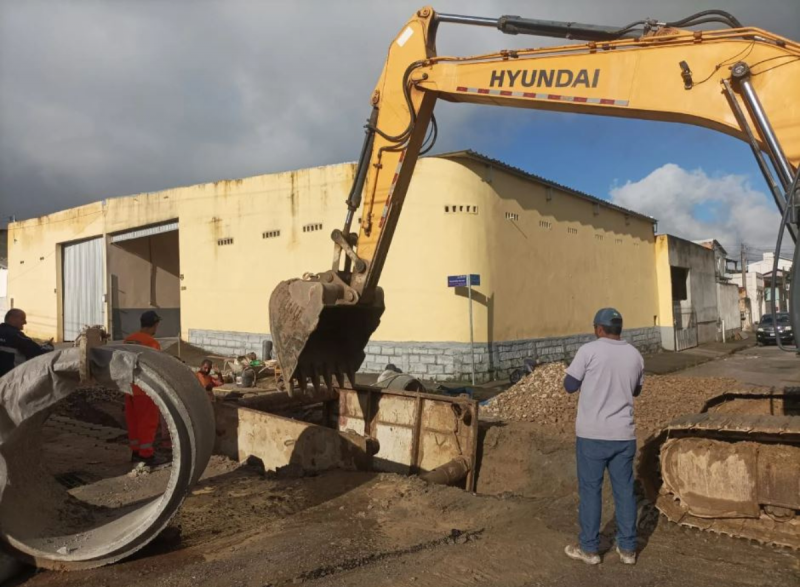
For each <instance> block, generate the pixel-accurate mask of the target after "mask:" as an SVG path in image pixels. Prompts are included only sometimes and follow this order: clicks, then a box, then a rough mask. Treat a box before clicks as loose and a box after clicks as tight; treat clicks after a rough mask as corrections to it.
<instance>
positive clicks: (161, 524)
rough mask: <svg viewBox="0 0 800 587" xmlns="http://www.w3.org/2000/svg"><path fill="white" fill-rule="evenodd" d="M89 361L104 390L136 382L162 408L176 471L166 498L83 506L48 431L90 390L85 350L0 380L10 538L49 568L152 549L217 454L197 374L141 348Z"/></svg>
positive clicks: (1, 466) (0, 529) (5, 532)
mask: <svg viewBox="0 0 800 587" xmlns="http://www.w3.org/2000/svg"><path fill="white" fill-rule="evenodd" d="M89 353H90V355H89V358H90V366H91V375H92V377H93V378H94V380H95V381H96V384H97V386H98V387H101V388H103V389H111V390H119V391H122V392H125V393H130V389H131V384H132V383H135V384H136V385H138V386H139V387H140V388H142V390H144V391H145V393H147V394H148V395H149V396H150V397H151V398H152V399H153V400H154V401H155V402H156V404H157V405H158V407H159V409H160V411H161V414H162V417H163V418H164V421H165V422H166V425H167V428H168V429H169V433H170V436H171V439H172V445H173V448H172V451H173V460H172V467H171V470H170V471H169V473H168V474H169V479H168V481H167V482H166V489H165V490H164V491H163V493H161V494H160V495H158V496H156V497H152V498H149V499H145V500H140V501H139V502H137V503H132V504H128V505H126V507H124V508H107V507H96V506H93V505H91V504H88V503H85V502H83V501H81V500H78V499H76V498H75V497H73V496H72V495H70V494H69V493H68V491H67V489H66V488H65V487H64V486H63V485H61V484H59V483H58V482H57V481H56V479H55V478H54V477H53V475H52V474H51V473H50V472H49V471H48V470H47V469H46V468H45V467H44V465H43V461H44V459H43V456H44V455H43V444H42V440H41V438H42V434H41V431H42V427H43V425H44V422H45V420H46V419H47V418H48V416H49V415H50V412H51V411H52V409H53V407H54V406H55V404H56V403H58V402H59V401H60V400H62V399H64V398H66V397H67V396H69V395H70V394H72V393H73V392H75V391H76V390H78V389H79V388H81V387H82V384H81V383H80V376H79V372H80V365H81V349H79V348H71V349H67V350H62V351H56V352H53V353H49V354H47V355H44V356H42V357H37V358H36V359H33V360H31V361H28V362H27V363H25V364H23V365H22V366H20V367H18V368H16V369H14V370H13V371H12V372H11V373H9V374H7V375H6V376H4V377H3V378H0V539H2V543H3V544H2V546H3V548H4V549H5V550H7V551H9V552H10V553H12V554H13V555H14V556H15V557H16V558H18V559H20V560H22V561H25V562H27V563H29V564H33V565H35V566H37V567H40V568H47V569H58V570H76V569H88V568H93V567H99V566H102V565H105V564H108V563H112V562H115V561H118V560H120V559H122V558H125V557H127V556H129V555H131V554H132V553H134V552H136V551H137V550H139V549H140V548H142V547H143V546H145V545H146V544H147V543H148V542H150V541H151V540H153V539H154V538H155V537H156V536H157V535H158V534H159V533H160V532H161V531H162V530H163V529H164V528H165V527H166V525H167V524H168V522H169V520H170V518H172V516H173V515H174V514H175V513H176V511H177V510H178V507H179V506H180V505H181V503H182V501H183V499H184V497H185V496H186V495H187V494H188V492H189V490H190V488H191V487H192V485H193V484H194V483H195V482H196V481H197V480H198V479H199V477H200V476H201V475H202V473H203V471H204V469H205V467H206V465H207V463H208V460H209V458H210V456H211V451H212V448H213V443H214V416H213V412H212V409H211V406H210V405H209V403H208V398H207V397H206V394H205V392H204V391H203V390H202V388H201V387H200V385H199V384H198V382H197V380H196V379H195V377H194V375H193V373H192V372H191V370H190V369H189V368H188V367H186V366H185V365H183V364H182V363H181V362H180V361H178V360H176V359H175V358H173V357H171V356H168V355H165V354H161V353H159V352H157V351H152V350H150V349H147V348H145V347H138V346H136V347H131V346H130V345H125V346H113V345H109V346H100V347H96V348H93V349H91V350H90V351H89Z"/></svg>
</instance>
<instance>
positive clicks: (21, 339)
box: [0, 308, 53, 377]
mask: <svg viewBox="0 0 800 587" xmlns="http://www.w3.org/2000/svg"><path fill="white" fill-rule="evenodd" d="M26 318H27V316H25V312H23V311H22V310H20V309H19V308H12V309H10V310H9V311H8V312H6V316H5V319H4V322H3V323H2V324H0V377H2V376H3V375H5V374H6V373H8V372H9V371H11V370H12V369H13V368H14V367H17V366H19V365H21V364H22V363H24V362H25V361H27V360H28V359H32V358H33V357H38V356H39V355H43V354H45V353H48V352H50V351H52V350H53V345H52V343H53V340H52V339H50V341H49V342H47V343H46V344H42V345H40V344H38V343H36V342H34V341H33V340H31V339H30V338H28V337H27V336H25V333H23V332H22V329H23V328H24V327H25V324H27V323H28V322H27V319H26Z"/></svg>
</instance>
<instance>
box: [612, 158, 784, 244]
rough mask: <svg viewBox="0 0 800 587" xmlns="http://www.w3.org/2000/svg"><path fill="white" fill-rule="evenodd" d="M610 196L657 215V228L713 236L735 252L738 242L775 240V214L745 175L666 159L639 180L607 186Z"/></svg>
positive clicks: (777, 219)
mask: <svg viewBox="0 0 800 587" xmlns="http://www.w3.org/2000/svg"><path fill="white" fill-rule="evenodd" d="M611 200H612V201H613V202H614V203H615V204H618V205H620V206H624V207H626V208H631V209H634V210H637V211H640V212H642V213H644V214H648V215H650V216H653V217H655V218H656V219H657V220H658V230H659V232H660V233H668V234H674V235H676V236H679V237H682V238H686V239H689V240H697V239H703V238H716V239H717V240H718V241H720V242H721V243H722V245H723V246H724V247H725V248H726V249H727V250H728V252H729V253H734V252H735V251H736V250H737V248H738V245H739V244H740V243H741V242H745V243H748V244H751V245H755V246H757V247H765V246H769V245H771V244H772V243H774V242H775V238H776V234H777V231H778V225H779V223H780V215H779V213H778V210H777V207H776V206H775V204H774V203H773V202H772V200H771V198H769V197H768V196H767V195H766V194H764V193H763V192H761V191H758V190H756V189H753V187H752V186H751V185H750V183H749V181H748V180H747V178H746V177H743V176H739V175H722V176H719V177H711V176H709V175H708V174H707V173H705V172H704V171H703V170H702V169H696V170H693V171H687V170H686V169H683V168H681V167H680V166H678V165H675V164H673V163H668V164H666V165H663V166H662V167H659V168H658V169H656V170H655V171H653V172H652V173H650V174H649V175H648V176H647V177H645V178H643V179H641V180H639V181H628V182H627V183H626V184H625V185H623V186H619V187H615V188H612V189H611Z"/></svg>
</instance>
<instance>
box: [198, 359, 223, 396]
mask: <svg viewBox="0 0 800 587" xmlns="http://www.w3.org/2000/svg"><path fill="white" fill-rule="evenodd" d="M213 368H214V364H213V363H212V362H211V359H204V360H203V362H202V363H200V370H199V371H197V373H196V376H197V380H198V381H199V382H200V385H202V386H203V389H205V390H206V394H207V395H208V399H209V400H210V401H212V402H213V401H214V391H213V390H214V388H215V387H219V386H220V385H224V384H225V382H224V381H223V380H222V377H220V375H219V373H216V374H214V375H212V374H211V370H212V369H213Z"/></svg>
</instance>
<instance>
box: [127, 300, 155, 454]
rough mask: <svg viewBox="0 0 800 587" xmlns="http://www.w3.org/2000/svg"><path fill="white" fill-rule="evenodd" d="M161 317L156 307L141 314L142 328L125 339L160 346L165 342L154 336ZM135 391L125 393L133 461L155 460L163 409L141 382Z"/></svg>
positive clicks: (129, 443) (134, 342)
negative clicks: (142, 387) (142, 386)
mask: <svg viewBox="0 0 800 587" xmlns="http://www.w3.org/2000/svg"><path fill="white" fill-rule="evenodd" d="M159 322H161V317H160V316H159V315H158V314H156V313H155V312H154V311H153V310H148V311H146V312H144V313H143V314H142V315H141V317H140V318H139V323H140V324H141V329H140V330H139V331H138V332H134V333H133V334H131V335H130V336H129V337H128V338H126V339H125V342H126V343H130V344H141V345H144V346H149V347H150V348H154V349H156V350H159V351H160V350H161V345H160V344H158V341H157V340H156V339H155V338H154V337H155V335H156V331H157V330H158V323H159ZM132 387H133V394H132V395H126V396H125V421H126V422H127V423H128V446H130V449H131V462H144V463H146V464H152V463H153V462H154V460H155V451H154V449H153V443H154V442H155V439H156V432H157V431H158V421H159V415H160V412H159V410H158V406H157V405H156V403H155V402H154V401H153V400H152V399H150V396H148V395H147V394H146V393H145V392H144V391H142V390H141V389H140V388H139V387H138V386H137V385H133V386H132Z"/></svg>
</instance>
